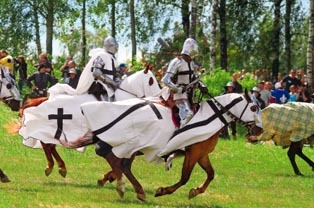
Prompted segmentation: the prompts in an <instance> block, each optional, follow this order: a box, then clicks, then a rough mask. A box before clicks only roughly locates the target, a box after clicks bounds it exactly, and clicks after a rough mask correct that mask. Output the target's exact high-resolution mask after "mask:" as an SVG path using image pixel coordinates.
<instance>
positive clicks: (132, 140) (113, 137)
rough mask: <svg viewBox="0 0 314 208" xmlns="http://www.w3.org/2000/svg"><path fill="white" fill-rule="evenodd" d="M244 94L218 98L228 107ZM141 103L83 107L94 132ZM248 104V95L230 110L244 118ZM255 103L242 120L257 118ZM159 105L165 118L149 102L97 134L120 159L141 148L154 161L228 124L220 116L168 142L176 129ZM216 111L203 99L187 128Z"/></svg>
mask: <svg viewBox="0 0 314 208" xmlns="http://www.w3.org/2000/svg"><path fill="white" fill-rule="evenodd" d="M240 96H241V95H239V94H234V93H231V94H226V95H222V96H220V97H217V98H216V99H217V100H218V101H219V103H221V104H222V105H224V106H225V105H227V104H229V103H230V102H231V101H232V100H233V99H235V98H238V97H240ZM141 102H143V100H141V99H132V100H127V101H120V102H114V103H108V102H89V103H84V104H83V105H82V106H81V108H82V111H83V112H84V117H85V119H86V121H87V125H88V127H89V128H90V129H91V130H92V131H96V130H98V129H100V128H102V127H104V126H107V125H108V124H110V123H111V122H113V121H114V120H115V119H117V118H118V117H119V116H120V115H122V114H123V113H124V112H125V111H126V110H127V109H129V108H131V107H132V106H134V105H135V104H138V103H141ZM246 103H247V102H246V101H245V98H243V100H242V101H241V102H239V103H238V104H236V105H235V106H234V107H233V108H231V109H230V112H232V113H233V114H234V115H236V116H237V117H240V115H241V114H242V112H243V110H244V107H245V105H246ZM252 105H253V104H252V103H250V104H249V105H248V106H247V108H246V111H245V112H244V113H243V115H242V120H243V121H245V122H248V121H254V120H255V118H256V113H254V112H252V111H251V110H250V107H251V106H252ZM155 106H156V107H157V108H158V109H159V111H160V112H161V114H162V117H163V119H161V120H158V119H157V117H156V115H155V113H154V112H153V111H152V109H151V108H150V106H148V105H147V106H145V107H142V108H140V109H138V110H136V111H134V112H133V113H131V114H129V115H128V116H127V117H125V118H124V119H122V120H121V121H119V122H117V123H116V124H115V125H113V126H112V127H111V128H109V129H107V130H106V131H104V132H98V133H97V136H98V137H99V138H100V139H101V140H103V141H105V142H107V143H109V144H110V145H112V146H113V149H112V151H113V153H114V154H115V155H116V156H117V157H119V158H129V157H130V156H131V155H132V154H133V153H134V152H136V151H141V152H143V153H144V154H145V155H146V159H147V160H148V161H149V162H151V161H158V160H159V159H160V157H161V156H163V155H167V154H169V153H171V152H173V151H174V150H177V149H182V148H184V147H186V146H188V145H191V144H194V143H197V142H201V141H204V140H206V139H208V138H209V137H211V136H212V135H214V134H215V133H217V131H219V130H220V129H221V128H222V127H223V126H224V124H223V122H222V121H221V120H220V119H218V118H215V119H213V121H211V122H209V123H208V124H206V125H205V124H204V125H203V126H198V127H195V128H191V129H190V130H187V131H184V132H182V133H180V134H178V135H177V136H175V137H173V138H172V139H171V140H170V141H169V142H168V140H169V139H170V138H171V137H172V135H173V132H174V131H175V127H174V125H173V124H172V116H171V112H170V110H169V109H168V108H166V107H164V106H161V105H157V104H156V105H155ZM214 114H215V112H214V111H213V110H212V109H211V107H210V106H209V105H208V104H207V102H202V103H201V107H200V109H199V111H198V112H197V113H196V114H195V115H194V117H193V118H192V119H191V121H190V122H189V123H188V124H187V125H186V126H185V127H188V126H189V125H192V124H194V123H197V122H199V121H204V120H206V119H209V118H210V117H211V116H212V115H214ZM224 117H225V119H226V120H227V122H230V121H231V118H230V117H229V116H227V115H226V114H224Z"/></svg>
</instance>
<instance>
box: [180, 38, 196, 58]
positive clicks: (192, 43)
mask: <svg viewBox="0 0 314 208" xmlns="http://www.w3.org/2000/svg"><path fill="white" fill-rule="evenodd" d="M181 54H185V55H188V56H190V57H191V58H193V57H195V56H196V55H197V54H198V44H197V42H196V40H194V39H193V38H188V39H186V40H185V41H184V44H183V48H182V51H181Z"/></svg>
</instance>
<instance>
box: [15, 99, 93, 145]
mask: <svg viewBox="0 0 314 208" xmlns="http://www.w3.org/2000/svg"><path fill="white" fill-rule="evenodd" d="M87 101H96V99H95V97H94V96H93V95H89V94H83V95H65V94H59V95H54V96H51V97H50V98H49V99H48V100H47V101H45V102H43V103H41V104H40V105H39V106H36V107H29V108H26V109H25V110H24V112H23V117H22V125H21V129H20V130H19V134H20V135H21V136H22V137H23V139H24V140H23V144H24V145H26V146H28V147H32V148H41V144H40V141H43V142H44V143H47V144H49V143H50V144H60V142H59V140H60V139H63V140H68V141H73V140H75V139H77V138H78V137H79V136H81V135H82V134H84V133H86V132H87V130H88V128H87V126H86V123H85V121H84V117H83V115H82V113H81V111H80V105H81V104H82V103H84V102H87ZM79 150H80V151H81V150H82V149H79Z"/></svg>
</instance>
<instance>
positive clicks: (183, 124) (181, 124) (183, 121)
mask: <svg viewBox="0 0 314 208" xmlns="http://www.w3.org/2000/svg"><path fill="white" fill-rule="evenodd" d="M192 117H193V115H186V117H185V119H183V120H181V121H180V128H182V127H184V126H185V125H186V124H187V123H188V122H189V121H190V120H191V119H192Z"/></svg>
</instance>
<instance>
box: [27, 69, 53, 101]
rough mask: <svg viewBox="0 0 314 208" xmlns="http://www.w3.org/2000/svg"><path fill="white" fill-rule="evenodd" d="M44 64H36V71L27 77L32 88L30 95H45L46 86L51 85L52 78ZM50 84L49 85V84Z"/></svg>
mask: <svg viewBox="0 0 314 208" xmlns="http://www.w3.org/2000/svg"><path fill="white" fill-rule="evenodd" d="M47 67H49V66H46V65H45V64H40V65H39V66H38V72H35V73H34V74H32V75H31V76H30V77H28V79H27V84H28V86H29V87H30V88H31V89H32V90H33V93H32V95H31V97H33V98H35V97H47V90H48V87H50V86H51V85H52V78H51V76H50V74H49V73H47V69H46V68H47ZM49 84H50V85H49Z"/></svg>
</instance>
